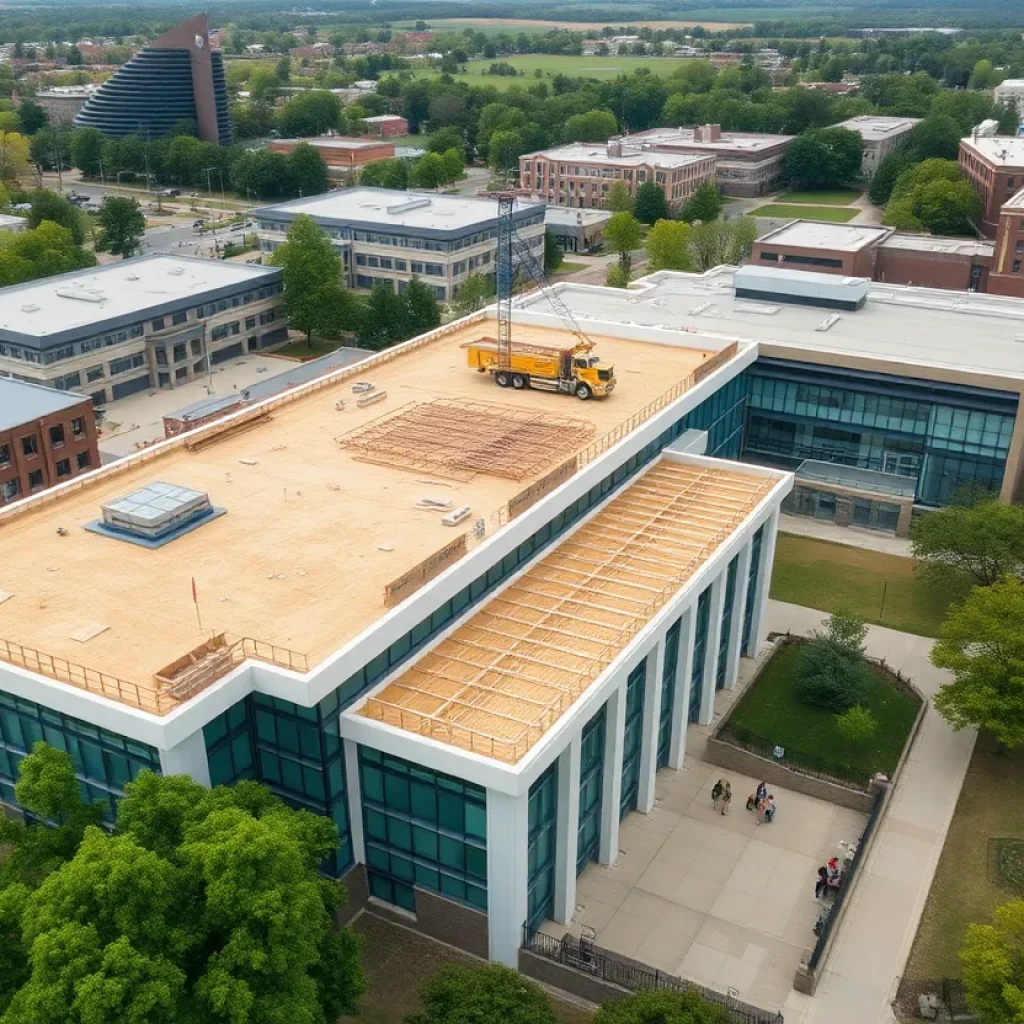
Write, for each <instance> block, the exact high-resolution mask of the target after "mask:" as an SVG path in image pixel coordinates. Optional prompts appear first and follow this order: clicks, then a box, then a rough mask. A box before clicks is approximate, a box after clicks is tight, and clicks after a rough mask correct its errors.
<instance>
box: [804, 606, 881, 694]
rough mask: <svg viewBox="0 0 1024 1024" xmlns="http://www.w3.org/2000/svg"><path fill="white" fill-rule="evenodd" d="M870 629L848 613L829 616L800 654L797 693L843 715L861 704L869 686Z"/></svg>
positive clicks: (836, 613)
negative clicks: (867, 646)
mask: <svg viewBox="0 0 1024 1024" xmlns="http://www.w3.org/2000/svg"><path fill="white" fill-rule="evenodd" d="M866 634H867V627H866V626H865V625H864V623H863V622H862V621H861V620H860V619H858V618H857V617H856V616H854V615H851V614H849V613H848V612H843V611H839V612H835V613H834V614H832V615H830V616H829V618H828V619H827V621H826V623H825V628H824V629H823V630H818V631H816V632H815V633H814V634H813V636H812V637H811V640H810V641H809V642H808V643H807V644H805V645H804V647H803V648H802V649H801V651H800V659H799V661H798V663H797V677H796V692H797V696H799V698H800V699H801V700H802V701H804V702H805V703H807V704H814V705H816V706H818V707H822V708H825V709H826V710H828V711H835V712H838V713H842V712H844V711H849V710H850V708H852V707H854V706H855V705H857V704H859V703H860V701H861V699H862V698H863V696H864V692H865V690H866V687H867V673H868V671H869V669H868V663H867V660H866V659H865V657H864V637H865V636H866Z"/></svg>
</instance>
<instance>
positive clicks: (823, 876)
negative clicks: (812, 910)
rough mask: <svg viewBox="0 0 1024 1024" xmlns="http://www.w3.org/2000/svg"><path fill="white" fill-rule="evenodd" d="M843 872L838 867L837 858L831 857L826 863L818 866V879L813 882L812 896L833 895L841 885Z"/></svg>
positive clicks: (816, 897) (822, 897) (818, 897)
mask: <svg viewBox="0 0 1024 1024" xmlns="http://www.w3.org/2000/svg"><path fill="white" fill-rule="evenodd" d="M842 881H843V873H842V869H841V868H840V867H839V858H838V857H833V858H832V859H831V860H829V862H828V863H827V864H822V866H821V867H820V868H818V881H817V882H815V884H814V898H815V899H816V900H820V899H824V897H825V896H826V895H830V894H831V895H834V894H835V891H836V890H837V889H838V888H839V886H840V885H842Z"/></svg>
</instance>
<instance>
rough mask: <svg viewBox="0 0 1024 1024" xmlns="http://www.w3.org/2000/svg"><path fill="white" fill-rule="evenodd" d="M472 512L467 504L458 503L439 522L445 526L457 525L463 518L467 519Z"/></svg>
mask: <svg viewBox="0 0 1024 1024" xmlns="http://www.w3.org/2000/svg"><path fill="white" fill-rule="evenodd" d="M472 512H473V510H472V509H471V508H470V507H469V505H460V506H459V507H458V508H457V509H455V510H454V511H452V512H449V513H448V515H446V516H445V517H444V518H443V519H442V520H441V522H442V523H443V524H444V525H445V526H458V525H459V523H461V522H462V520H463V519H468V518H469V517H470V515H471V514H472Z"/></svg>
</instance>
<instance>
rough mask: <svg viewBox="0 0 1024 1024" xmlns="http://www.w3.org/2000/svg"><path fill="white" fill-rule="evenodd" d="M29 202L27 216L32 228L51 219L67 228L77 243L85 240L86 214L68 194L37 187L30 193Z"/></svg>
mask: <svg viewBox="0 0 1024 1024" xmlns="http://www.w3.org/2000/svg"><path fill="white" fill-rule="evenodd" d="M29 202H30V203H31V204H32V209H31V210H29V213H28V218H27V220H28V226H29V227H30V228H37V227H39V225H40V224H42V222H43V221H44V220H49V221H53V223H54V224H60V225H61V227H65V228H67V229H68V231H70V232H71V240H72V241H73V242H74V243H75V245H81V244H82V243H83V242H84V241H85V215H84V214H83V213H82V211H81V210H79V209H78V207H77V206H75V204H74V203H72V202H71V201H70V200H69V199H68V198H67V197H66V196H62V195H61V194H60V193H59V192H53V191H52V190H51V189H48V188H37V189H35V190H33V191H32V192H31V193H30V196H29Z"/></svg>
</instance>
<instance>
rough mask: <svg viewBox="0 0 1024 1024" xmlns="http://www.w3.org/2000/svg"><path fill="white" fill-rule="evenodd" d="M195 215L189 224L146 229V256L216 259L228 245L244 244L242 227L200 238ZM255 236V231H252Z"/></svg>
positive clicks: (250, 229)
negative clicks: (195, 224)
mask: <svg viewBox="0 0 1024 1024" xmlns="http://www.w3.org/2000/svg"><path fill="white" fill-rule="evenodd" d="M192 220H193V218H192V217H191V215H190V216H189V218H187V219H185V220H180V219H179V220H176V221H174V222H173V223H170V224H159V225H156V226H154V227H151V228H147V229H146V233H145V235H144V236H143V238H142V251H143V252H144V253H155V252H169V253H177V254H179V255H182V256H210V255H216V253H217V247H218V246H219V247H220V248H221V249H223V248H224V246H225V244H226V243H228V242H235V243H241V242H242V241H243V235H244V234H245V233H246V232H245V229H244V228H243V227H242V226H240V225H235V226H234V227H227V226H225V227H223V228H218V229H217V230H215V231H208V232H206V233H205V234H202V235H198V234H196V233H195V232H194V231H193V230H192ZM248 230H249V233H250V234H251V233H252V230H253V229H252V228H249V229H248Z"/></svg>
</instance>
